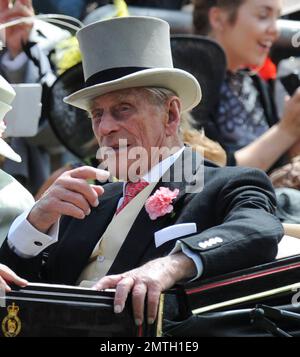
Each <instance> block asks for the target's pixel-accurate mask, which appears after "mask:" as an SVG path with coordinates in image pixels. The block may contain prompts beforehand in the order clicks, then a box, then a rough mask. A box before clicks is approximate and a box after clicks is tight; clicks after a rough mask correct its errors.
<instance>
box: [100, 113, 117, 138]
mask: <svg viewBox="0 0 300 357" xmlns="http://www.w3.org/2000/svg"><path fill="white" fill-rule="evenodd" d="M118 128H119V125H118V123H117V121H116V120H115V119H114V117H113V116H112V115H111V114H110V113H109V112H105V113H103V114H102V118H101V121H100V123H99V125H98V128H97V129H96V130H97V131H98V134H99V135H100V136H107V135H109V134H111V133H112V132H115V131H117V130H118Z"/></svg>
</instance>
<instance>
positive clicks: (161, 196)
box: [145, 187, 179, 221]
mask: <svg viewBox="0 0 300 357" xmlns="http://www.w3.org/2000/svg"><path fill="white" fill-rule="evenodd" d="M178 193H179V190H178V189H177V188H176V189H175V190H174V191H171V190H170V189H169V188H167V187H160V188H159V189H158V190H156V192H155V193H154V194H153V195H152V196H150V197H149V198H148V199H147V201H146V203H145V209H146V211H147V213H148V214H149V217H150V219H152V220H153V221H154V220H155V219H157V218H158V217H162V216H164V215H166V214H168V213H171V212H172V211H173V209H174V207H173V206H172V201H173V200H174V199H175V198H176V197H177V196H178Z"/></svg>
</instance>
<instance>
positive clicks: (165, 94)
mask: <svg viewBox="0 0 300 357" xmlns="http://www.w3.org/2000/svg"><path fill="white" fill-rule="evenodd" d="M143 89H144V90H145V91H146V92H147V93H148V94H150V96H149V97H147V98H148V100H149V101H150V103H151V104H154V105H159V106H162V105H164V104H165V103H166V101H167V100H168V99H170V98H172V97H174V96H177V94H176V93H175V92H173V91H172V90H170V89H167V88H158V87H144V88H143Z"/></svg>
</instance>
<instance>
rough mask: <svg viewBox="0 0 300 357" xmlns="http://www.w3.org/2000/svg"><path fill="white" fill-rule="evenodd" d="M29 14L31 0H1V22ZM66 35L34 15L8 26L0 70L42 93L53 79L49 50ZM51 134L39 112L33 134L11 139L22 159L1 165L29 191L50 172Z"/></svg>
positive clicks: (66, 33) (15, 80) (67, 35)
mask: <svg viewBox="0 0 300 357" xmlns="http://www.w3.org/2000/svg"><path fill="white" fill-rule="evenodd" d="M32 16H34V10H33V7H32V2H31V0H16V1H15V2H14V3H12V2H11V1H10V0H0V23H2V24H5V23H7V22H9V21H12V20H15V19H18V18H22V17H32ZM69 36H70V33H69V32H68V31H66V30H62V29H60V28H58V27H57V26H53V25H52V24H49V23H46V22H44V21H40V20H36V19H34V20H33V21H32V22H29V23H21V24H18V25H15V26H11V27H7V28H6V33H5V46H4V48H3V50H2V51H1V52H0V74H1V75H2V76H3V77H4V78H5V79H6V80H7V81H8V82H9V83H11V84H15V83H40V84H41V85H42V86H43V88H44V89H45V92H44V94H45V93H46V90H47V88H49V87H51V85H52V84H53V82H54V81H55V79H56V75H55V73H54V72H53V70H52V66H51V63H50V61H49V57H48V55H49V52H50V51H51V50H52V49H53V48H54V47H55V44H57V43H58V42H59V41H61V40H63V39H65V38H67V37H69ZM28 120H30V118H28ZM45 132H47V135H46V134H45ZM42 135H44V136H45V135H46V137H47V140H45V139H44V140H43V139H42V137H43V136H42ZM53 137H54V135H53V134H52V132H51V129H50V128H49V126H48V125H47V118H46V115H45V114H44V113H43V112H42V116H41V119H40V127H39V133H38V134H37V135H36V136H35V137H33V138H23V137H18V138H17V137H16V138H11V139H10V145H11V147H12V148H13V149H14V150H16V151H17V152H18V153H20V155H21V156H22V162H21V163H19V164H16V163H15V162H13V161H12V160H10V159H7V160H5V162H4V164H3V169H4V170H5V171H6V172H7V173H9V174H10V175H12V176H13V177H15V178H16V179H17V180H18V181H19V182H20V183H22V185H23V186H24V187H26V188H27V189H28V190H29V191H30V192H31V193H32V194H35V193H36V192H37V191H38V189H39V188H40V186H41V185H42V184H43V183H44V181H45V180H46V179H47V178H48V176H49V174H50V171H51V165H50V155H49V151H48V145H49V143H50V142H51V140H54V139H52V138H53Z"/></svg>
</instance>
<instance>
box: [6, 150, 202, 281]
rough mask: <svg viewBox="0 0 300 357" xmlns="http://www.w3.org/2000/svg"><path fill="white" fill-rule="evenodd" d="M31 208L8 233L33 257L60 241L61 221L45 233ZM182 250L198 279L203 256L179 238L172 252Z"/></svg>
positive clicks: (153, 175)
mask: <svg viewBox="0 0 300 357" xmlns="http://www.w3.org/2000/svg"><path fill="white" fill-rule="evenodd" d="M183 151H184V147H182V148H181V149H180V150H178V151H177V152H176V153H175V154H173V155H171V156H169V157H167V158H166V159H164V160H163V161H161V162H159V163H158V164H157V165H155V166H154V167H153V168H152V169H151V170H150V171H149V172H148V173H147V174H146V175H144V176H143V180H144V181H147V182H158V181H159V180H160V178H161V177H162V176H163V175H164V174H165V172H166V171H167V170H168V169H169V168H170V167H171V166H172V165H173V164H174V162H175V161H176V160H177V159H178V158H179V156H180V155H181V154H182V153H183ZM125 185H126V183H125V182H124V187H123V197H124V194H125ZM123 197H122V198H121V199H120V200H119V202H118V207H119V206H120V205H121V204H122V202H123V199H124V198H123ZM31 209H32V207H31ZM31 209H29V210H27V211H26V212H24V213H22V214H21V215H20V216H19V217H17V218H16V220H15V221H14V222H13V224H12V226H11V228H10V230H9V233H8V245H9V247H10V248H11V249H12V250H13V251H14V252H15V253H16V254H18V255H19V256H21V257H23V258H32V257H35V256H37V255H39V254H40V253H41V252H42V251H43V250H45V249H46V248H47V247H49V246H50V245H52V244H54V243H56V242H57V241H58V235H59V221H58V222H56V223H55V224H54V225H53V226H52V227H51V229H50V230H49V232H48V233H47V234H44V233H42V232H40V231H38V230H37V229H36V228H34V227H33V226H32V225H31V224H30V223H29V222H28V220H27V216H28V214H29V212H30V211H31ZM180 251H182V252H183V253H184V254H185V255H186V256H188V257H189V258H191V259H192V260H193V261H194V263H195V265H196V267H197V275H196V277H194V279H197V278H198V277H199V276H200V275H201V274H202V271H203V264H202V260H201V258H200V257H199V256H198V255H197V254H195V253H194V252H193V251H191V250H190V249H188V248H187V247H186V245H185V244H183V243H182V242H181V241H179V240H178V241H177V242H176V245H175V248H174V249H173V250H172V252H171V254H174V253H177V252H180ZM194 279H193V280H194Z"/></svg>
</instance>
